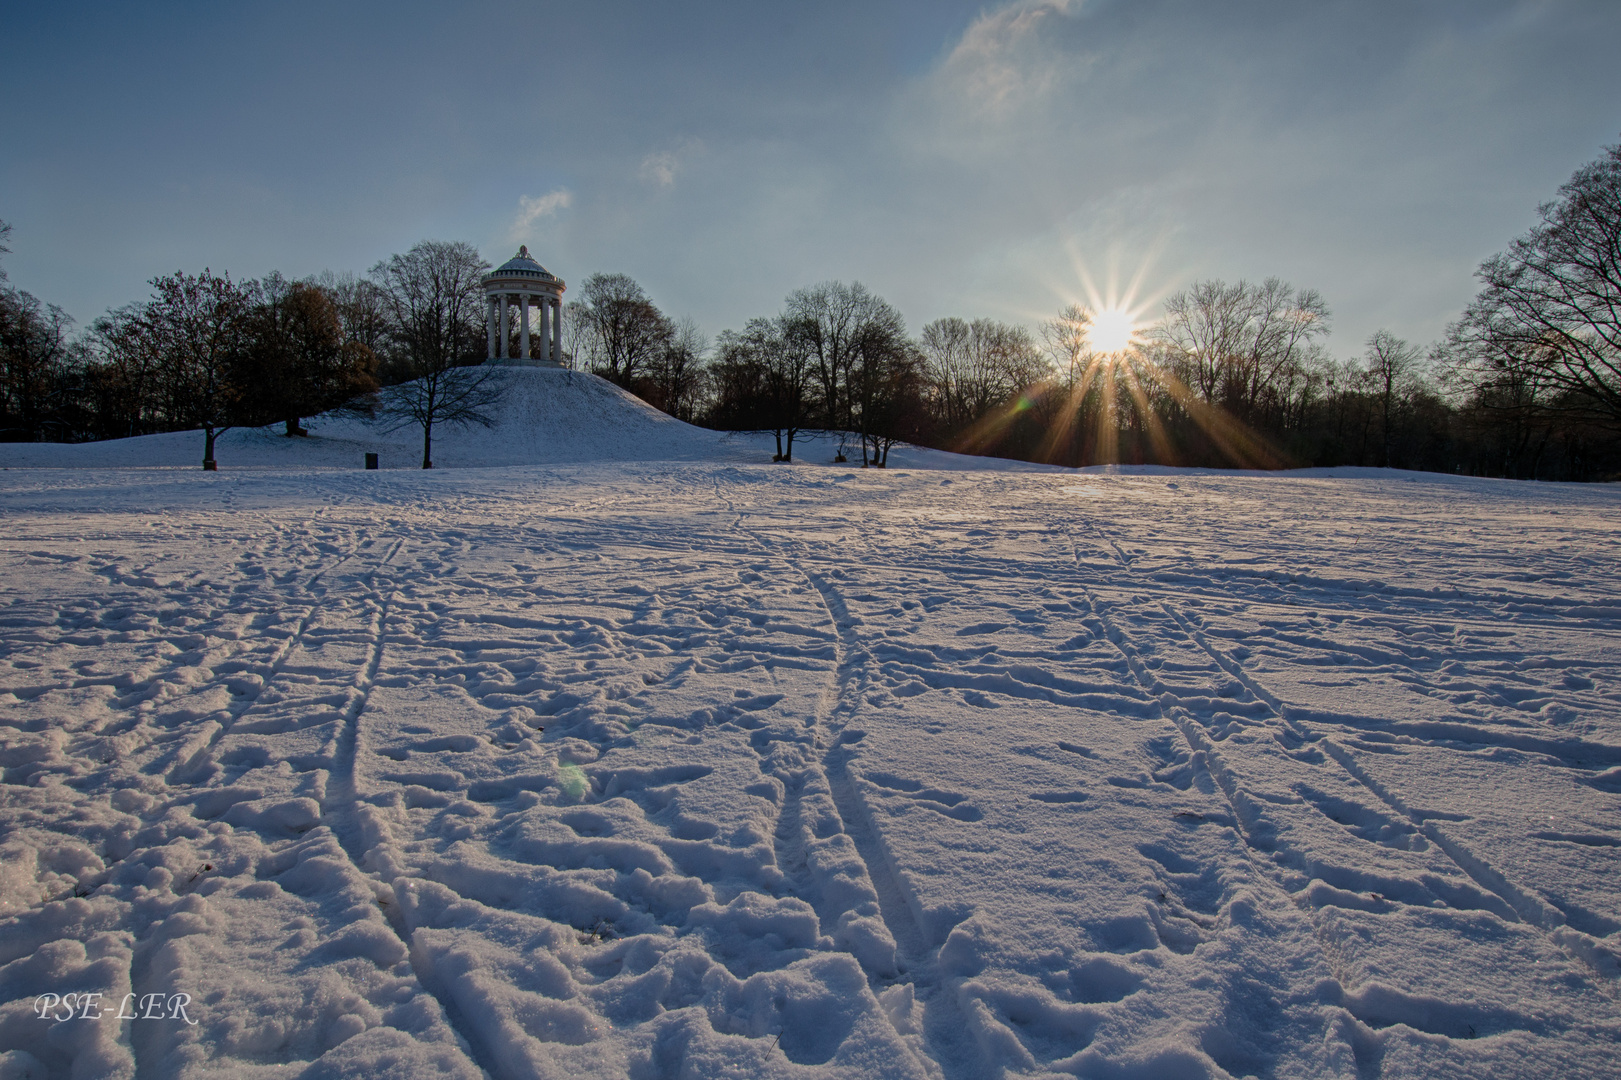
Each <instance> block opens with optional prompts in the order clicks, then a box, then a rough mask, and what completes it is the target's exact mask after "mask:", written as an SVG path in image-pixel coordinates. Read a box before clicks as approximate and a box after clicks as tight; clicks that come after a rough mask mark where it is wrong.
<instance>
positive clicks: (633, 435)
mask: <svg viewBox="0 0 1621 1080" xmlns="http://www.w3.org/2000/svg"><path fill="white" fill-rule="evenodd" d="M491 377H492V378H494V379H495V380H496V381H497V382H498V383H499V384H500V386H501V398H500V401H499V402H498V403H497V405H496V406H495V408H494V409H492V410H491V415H492V419H493V420H494V424H493V425H492V426H490V427H488V428H486V427H481V426H479V425H477V424H469V425H463V426H456V425H450V424H443V425H435V427H434V431H433V462H434V465H435V466H437V467H449V468H467V467H475V466H491V465H547V464H563V463H571V462H588V461H716V460H740V461H755V460H758V459H759V449H758V447H756V446H755V445H754V442H755V441H756V440H755V439H754V438H752V437H749V436H742V437H739V436H734V435H731V434H729V433H725V432H717V431H707V430H705V429H703V428H698V427H693V426H692V425H691V424H685V423H682V422H681V421H679V420H677V419H675V418H674V417H671V416H667V415H665V414H664V413H661V412H659V411H658V410H657V409H655V408H653V407H652V406H650V405H648V404H647V403H646V402H644V401H642V400H640V399H639V398H637V397H635V396H634V395H632V394H628V393H626V392H625V391H623V390H621V389H619V388H618V387H617V386H614V385H613V384H612V383H610V382H608V381H607V380H605V379H601V378H598V377H597V376H595V375H588V374H584V373H581V372H576V371H561V370H557V369H553V368H495V369H493V370H492V373H491ZM304 426H305V427H306V428H307V429H308V430H309V432H310V435H309V437H308V438H292V439H289V438H287V437H286V436H285V435H283V434H282V432H281V426H280V425H272V426H270V427H263V428H237V429H233V430H231V431H228V432H226V433H225V434H224V435H223V436H222V437H221V438H220V440H219V443H218V444H217V446H216V447H215V450H214V457H215V459H216V460H217V461H219V463H220V467H221V468H225V469H236V468H244V467H267V466H268V467H278V468H286V467H289V466H292V467H297V466H315V467H327V468H359V467H360V466H361V465H362V463H363V462H364V460H365V455H366V454H367V453H376V454H377V455H379V458H380V460H381V464H382V467H383V468H385V469H389V468H416V467H417V466H419V465H420V464H421V463H422V429H421V428H419V427H417V426H416V425H415V424H409V425H407V426H405V427H401V428H397V429H395V430H393V431H390V430H388V428H387V426H386V425H383V424H381V423H372V422H368V421H366V420H363V419H359V418H355V417H348V416H339V415H334V414H330V413H329V414H326V415H324V416H318V417H314V418H313V419H310V420H307V421H305V424H304ZM202 456H203V437H202V434H201V433H200V432H196V431H176V432H168V433H165V434H162V435H143V436H139V437H137V438H132V439H110V440H107V441H105V442H95V443H80V444H75V445H62V444H57V443H28V444H13V445H9V446H3V447H0V465H4V466H7V467H10V468H26V467H40V466H47V467H49V466H55V467H69V468H74V467H77V468H85V467H98V466H99V467H121V466H122V467H129V466H135V467H140V466H191V467H195V466H197V465H199V464H201V462H202Z"/></svg>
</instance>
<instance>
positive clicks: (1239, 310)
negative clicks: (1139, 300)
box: [1155, 278, 1329, 421]
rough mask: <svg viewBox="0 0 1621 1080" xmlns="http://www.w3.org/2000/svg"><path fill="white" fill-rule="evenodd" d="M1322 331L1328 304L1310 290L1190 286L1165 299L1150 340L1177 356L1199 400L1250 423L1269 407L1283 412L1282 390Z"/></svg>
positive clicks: (1276, 284) (1272, 281) (1275, 283)
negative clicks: (1158, 341)
mask: <svg viewBox="0 0 1621 1080" xmlns="http://www.w3.org/2000/svg"><path fill="white" fill-rule="evenodd" d="M1328 330H1329V310H1328V305H1327V303H1325V302H1324V300H1323V298H1322V296H1321V295H1320V294H1319V293H1318V292H1317V291H1316V290H1315V289H1301V290H1296V289H1295V288H1294V286H1292V285H1289V284H1288V283H1286V282H1284V281H1281V280H1279V279H1278V278H1268V279H1267V280H1266V281H1263V282H1262V283H1261V284H1259V285H1251V284H1250V283H1248V282H1246V281H1239V282H1235V283H1233V284H1228V283H1227V282H1224V281H1215V280H1211V281H1201V282H1197V283H1195V284H1194V285H1193V286H1192V287H1191V288H1189V289H1186V290H1184V291H1182V292H1179V293H1176V294H1175V295H1173V296H1172V297H1170V298H1169V299H1168V300H1166V301H1165V318H1164V319H1163V320H1162V321H1161V322H1160V324H1159V326H1158V327H1157V328H1156V330H1155V335H1156V337H1157V338H1158V340H1160V341H1161V342H1164V343H1165V344H1167V345H1169V346H1170V347H1171V348H1172V349H1173V350H1174V351H1175V352H1176V353H1178V354H1179V355H1180V356H1181V357H1182V359H1183V363H1184V364H1185V365H1186V369H1187V372H1188V375H1189V381H1190V382H1191V384H1192V385H1193V387H1194V388H1195V389H1196V390H1197V391H1198V392H1199V396H1200V397H1201V398H1202V399H1203V400H1204V401H1205V402H1207V403H1210V404H1220V405H1223V406H1225V407H1226V408H1228V409H1229V410H1231V411H1232V412H1234V413H1237V414H1238V415H1239V416H1241V417H1242V418H1244V419H1246V420H1250V421H1254V420H1257V419H1259V418H1260V416H1261V414H1262V413H1263V412H1264V411H1265V410H1266V409H1267V407H1268V406H1269V405H1271V406H1272V407H1273V408H1274V409H1281V408H1282V407H1283V406H1284V401H1283V399H1282V397H1281V396H1280V389H1281V387H1282V386H1283V385H1284V384H1289V385H1293V384H1295V383H1297V382H1298V381H1299V377H1298V376H1299V373H1300V369H1301V368H1302V366H1303V365H1304V364H1306V363H1307V362H1308V361H1309V360H1313V359H1315V358H1317V353H1316V352H1315V351H1314V348H1315V343H1316V341H1317V339H1318V338H1320V337H1323V336H1324V335H1326V334H1327V333H1328Z"/></svg>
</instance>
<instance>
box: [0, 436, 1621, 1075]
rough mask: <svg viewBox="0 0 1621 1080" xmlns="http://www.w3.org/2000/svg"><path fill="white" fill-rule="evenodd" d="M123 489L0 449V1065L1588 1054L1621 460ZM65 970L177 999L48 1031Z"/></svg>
mask: <svg viewBox="0 0 1621 1080" xmlns="http://www.w3.org/2000/svg"><path fill="white" fill-rule="evenodd" d="M96 484H99V485H100V486H96ZM96 484H91V485H90V486H87V487H86V486H81V487H76V486H75V485H74V484H63V485H57V486H54V487H53V486H52V485H50V484H42V483H40V482H39V479H38V476H37V475H36V474H31V473H27V472H16V473H8V474H6V479H5V480H4V481H0V498H3V499H5V500H6V503H5V505H6V507H7V509H8V511H9V517H8V520H9V522H10V525H9V527H8V539H7V541H6V542H5V543H4V544H3V545H0V562H3V563H4V564H5V566H6V570H7V573H6V574H5V575H4V578H3V582H4V584H0V598H3V601H4V606H3V607H0V656H3V658H4V662H5V663H4V666H3V667H0V675H3V678H4V682H3V683H0V691H3V692H4V694H5V696H4V697H0V701H4V702H5V703H6V705H7V710H6V714H5V716H4V717H3V718H0V767H3V769H4V772H3V775H0V779H3V781H4V782H3V784H0V868H3V874H0V931H3V932H0V943H4V944H3V945H0V986H3V987H5V988H6V990H7V994H6V1000H7V1001H9V1002H10V1004H7V1005H3V1006H0V1053H5V1052H11V1053H13V1054H20V1053H27V1054H30V1055H33V1058H34V1059H37V1061H38V1062H39V1063H40V1065H41V1067H42V1068H43V1070H44V1072H45V1074H46V1075H50V1076H58V1075H60V1076H67V1075H69V1072H70V1071H75V1070H76V1073H75V1074H77V1075H89V1074H95V1075H106V1076H125V1077H133V1076H141V1077H145V1076H152V1077H157V1076H199V1077H200V1076H208V1075H228V1074H233V1073H234V1074H240V1075H249V1074H250V1073H251V1074H253V1075H264V1076H271V1075H276V1076H295V1075H308V1076H309V1077H311V1078H313V1077H316V1076H326V1075H385V1074H386V1075H401V1076H409V1075H422V1076H429V1075H433V1076H438V1075H446V1076H465V1077H469V1078H472V1077H477V1076H480V1075H486V1076H490V1077H494V1078H497V1080H518V1078H530V1077H554V1076H555V1077H562V1076H621V1075H626V1076H631V1077H634V1078H636V1080H655V1078H665V1077H668V1078H671V1080H673V1078H675V1077H677V1076H681V1075H695V1074H696V1075H714V1076H720V1075H749V1076H784V1077H787V1076H794V1077H799V1076H810V1075H818V1076H822V1075H825V1076H829V1077H869V1076H885V1077H891V1076H894V1077H918V1078H924V1077H937V1078H940V1080H973V1078H978V1077H996V1076H1003V1075H1032V1076H1033V1075H1073V1074H1079V1075H1117V1076H1144V1077H1147V1076H1160V1075H1173V1074H1174V1075H1186V1076H1251V1075H1253V1076H1285V1075H1313V1076H1345V1077H1357V1078H1359V1080H1360V1078H1372V1077H1392V1078H1394V1077H1406V1076H1423V1075H1439V1074H1447V1075H1479V1076H1493V1077H1498V1076H1532V1075H1542V1074H1544V1073H1545V1072H1547V1071H1549V1070H1550V1069H1551V1070H1552V1071H1554V1072H1563V1073H1566V1074H1577V1073H1583V1072H1586V1073H1593V1072H1595V1071H1602V1070H1603V1069H1604V1068H1606V1067H1608V1063H1611V1062H1613V1048H1614V1046H1615V1045H1616V1042H1617V1039H1618V1038H1621V1013H1618V1009H1617V1001H1616V989H1617V982H1616V980H1617V978H1618V977H1621V903H1618V898H1617V891H1616V888H1615V886H1614V884H1613V882H1614V880H1616V877H1615V875H1616V874H1617V873H1618V872H1621V804H1618V802H1617V799H1616V796H1617V795H1618V794H1621V724H1618V722H1617V721H1618V715H1621V659H1617V655H1616V645H1617V643H1618V641H1621V598H1618V597H1617V596H1616V595H1615V593H1614V591H1613V582H1614V580H1616V575H1615V571H1616V569H1617V563H1618V561H1621V559H1618V555H1621V550H1618V545H1617V543H1616V542H1615V541H1614V540H1613V539H1611V537H1613V536H1614V535H1615V532H1614V523H1615V521H1616V510H1617V509H1618V506H1617V503H1616V500H1615V498H1614V496H1613V493H1611V492H1609V491H1608V489H1599V488H1592V489H1578V488H1562V487H1558V486H1554V485H1537V486H1534V487H1532V486H1526V485H1521V486H1519V487H1516V488H1513V489H1507V488H1504V487H1497V486H1485V485H1475V486H1473V487H1471V486H1469V485H1468V484H1460V485H1454V486H1448V485H1446V484H1444V483H1437V484H1432V485H1430V486H1428V487H1424V486H1421V485H1409V484H1405V483H1395V482H1387V481H1372V480H1370V481H1366V482H1363V481H1344V482H1341V483H1338V485H1337V486H1335V485H1333V484H1330V483H1328V482H1324V481H1309V480H1288V479H1285V478H1241V477H1231V476H1217V475H1186V476H1179V477H1170V478H1166V477H1133V476H1086V477H1080V476H1070V475H1066V474H1057V475H1051V476H1030V475H1017V476H1008V475H995V474H982V475H976V474H973V473H943V472H911V473H906V472H901V471H895V472H891V473H888V474H885V473H872V472H869V473H860V472H852V471H849V470H841V469H838V468H828V469H820V468H808V467H801V466H796V467H787V466H783V467H779V468H765V467H748V466H735V465H727V466H704V465H678V466H669V465H641V466H617V467H613V468H609V467H578V468H571V469H563V470H492V471H489V472H488V473H487V474H485V475H475V474H471V473H464V474H461V475H460V476H459V477H456V478H452V479H447V478H446V476H445V475H444V474H440V475H432V474H429V475H426V476H424V477H421V478H414V477H388V478H386V479H384V480H379V479H378V478H377V477H376V476H375V475H374V476H373V477H366V476H363V475H361V476H357V475H356V474H345V473H332V474H322V475H317V476H305V477H302V478H298V477H294V476H292V475H291V474H280V473H267V474H265V475H264V476H257V477H248V478H233V479H232V480H231V482H230V483H229V485H227V486H218V487H213V488H204V487H201V486H200V484H199V482H198V481H197V480H196V478H194V477H192V476H191V475H190V474H186V475H185V476H180V475H178V474H176V475H163V476H161V477H160V478H159V479H152V478H150V477H143V476H142V475H141V474H139V473H132V474H129V475H128V476H124V477H119V478H116V479H114V480H112V481H97V482H96ZM143 485H146V486H145V487H143ZM1506 490H1512V491H1514V492H1520V493H1523V497H1524V498H1525V499H1529V500H1532V501H1533V502H1535V501H1536V500H1541V501H1540V502H1537V503H1536V508H1535V509H1529V510H1528V509H1526V508H1525V507H1523V506H1521V505H1518V504H1517V503H1515V502H1514V501H1513V500H1512V499H1510V498H1508V497H1506V496H1504V495H1503V492H1504V491H1506ZM1329 495H1333V497H1334V498H1337V499H1339V500H1341V501H1342V503H1343V505H1339V506H1336V505H1335V503H1334V502H1333V501H1332V500H1331V499H1329V498H1328V496H1329ZM1441 521H1450V522H1451V525H1450V527H1449V530H1448V529H1443V528H1442V527H1441V526H1440V525H1439V524H1438V522H1441ZM1381 531H1382V532H1384V533H1388V534H1389V535H1387V536H1380V535H1379V532H1381ZM81 984H82V985H81ZM62 988H70V989H75V990H77V989H104V991H105V992H106V993H108V994H109V995H112V994H116V993H121V992H134V993H137V994H141V993H163V992H168V991H171V990H177V991H183V992H187V993H191V994H192V995H193V996H194V998H195V1000H196V1001H197V1002H198V1006H197V1010H196V1012H197V1013H198V1014H200V1016H201V1022H200V1023H199V1024H198V1025H196V1026H195V1027H191V1026H187V1025H184V1024H179V1023H167V1024H158V1023H148V1024H142V1023H126V1024H124V1025H123V1026H120V1025H119V1024H118V1023H116V1022H112V1023H106V1022H104V1023H102V1024H100V1025H99V1026H97V1025H94V1024H92V1023H90V1022H86V1024H85V1026H84V1027H83V1028H82V1029H80V1030H79V1033H78V1035H77V1036H76V1038H75V1039H74V1040H63V1039H61V1038H60V1037H58V1038H55V1039H52V1038H49V1037H48V1029H49V1025H48V1023H47V1024H44V1025H43V1026H42V1025H41V1022H39V1021H37V1020H35V1019H33V1018H32V1017H31V1013H29V1007H30V1003H31V1001H32V998H33V995H34V994H37V993H41V992H45V991H46V990H57V991H60V990H61V989H62ZM30 1025H32V1026H30ZM15 1060H16V1061H18V1062H23V1063H24V1064H26V1062H25V1061H24V1059H22V1058H20V1057H19V1058H16V1059H15ZM0 1063H6V1064H9V1063H10V1062H9V1061H7V1059H5V1058H0ZM255 1070H257V1071H255ZM368 1070H370V1071H369V1072H368Z"/></svg>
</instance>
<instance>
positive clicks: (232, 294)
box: [125, 270, 249, 470]
mask: <svg viewBox="0 0 1621 1080" xmlns="http://www.w3.org/2000/svg"><path fill="white" fill-rule="evenodd" d="M248 304H249V299H248V291H247V289H245V288H244V287H243V286H241V285H237V284H235V283H233V282H232V281H231V279H230V276H229V275H224V276H220V277H216V276H214V274H213V273H212V272H210V271H208V270H204V271H203V272H202V273H201V274H198V275H196V276H192V275H189V274H185V273H179V272H177V273H174V274H170V275H168V276H166V277H158V278H153V279H152V298H151V299H150V300H148V301H147V302H146V303H144V304H141V305H139V306H138V307H137V308H135V309H134V310H133V311H132V312H131V315H132V318H131V320H130V322H129V324H128V325H127V326H126V328H125V330H126V333H127V334H129V335H131V336H133V337H135V338H138V339H143V340H140V341H139V342H138V343H132V344H133V347H134V348H136V349H138V350H139V351H141V352H143V353H145V354H146V355H148V356H151V357H154V358H155V359H156V364H155V365H154V366H155V368H156V374H157V375H158V379H159V384H160V387H161V393H162V396H163V405H162V408H163V411H164V412H165V413H166V415H167V417H168V420H169V422H170V423H171V424H179V425H183V426H185V427H194V428H201V429H202V430H203V468H204V469H208V470H213V469H214V468H216V464H215V460H214V442H215V440H216V439H217V438H218V437H219V436H220V435H222V434H224V433H225V432H226V431H228V430H230V429H231V427H233V426H234V425H235V424H236V423H237V422H238V421H239V420H240V418H241V415H242V413H241V409H242V400H243V394H244V390H245V385H244V381H243V378H242V374H243V372H242V367H241V359H242V351H243V350H242V346H243V331H244V323H245V320H246V316H247V313H248Z"/></svg>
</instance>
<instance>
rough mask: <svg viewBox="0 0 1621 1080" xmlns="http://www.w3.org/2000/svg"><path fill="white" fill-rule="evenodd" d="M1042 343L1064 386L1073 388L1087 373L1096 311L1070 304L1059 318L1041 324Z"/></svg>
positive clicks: (1060, 313) (1061, 312) (1059, 314)
mask: <svg viewBox="0 0 1621 1080" xmlns="http://www.w3.org/2000/svg"><path fill="white" fill-rule="evenodd" d="M1041 340H1042V342H1043V344H1045V345H1046V346H1047V354H1048V355H1049V356H1051V357H1052V361H1053V365H1054V366H1055V367H1056V368H1057V369H1058V372H1059V374H1060V375H1061V376H1062V377H1063V379H1064V385H1065V386H1069V387H1073V386H1074V385H1075V383H1076V380H1078V379H1079V378H1080V377H1081V374H1082V373H1083V372H1085V371H1086V368H1087V366H1088V356H1089V355H1090V353H1091V351H1092V312H1091V311H1089V310H1087V309H1086V308H1084V307H1082V306H1081V305H1080V304H1070V305H1069V306H1067V307H1066V308H1064V310H1063V311H1060V312H1059V313H1058V317H1057V318H1055V319H1049V320H1048V321H1046V322H1044V323H1042V324H1041Z"/></svg>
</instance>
